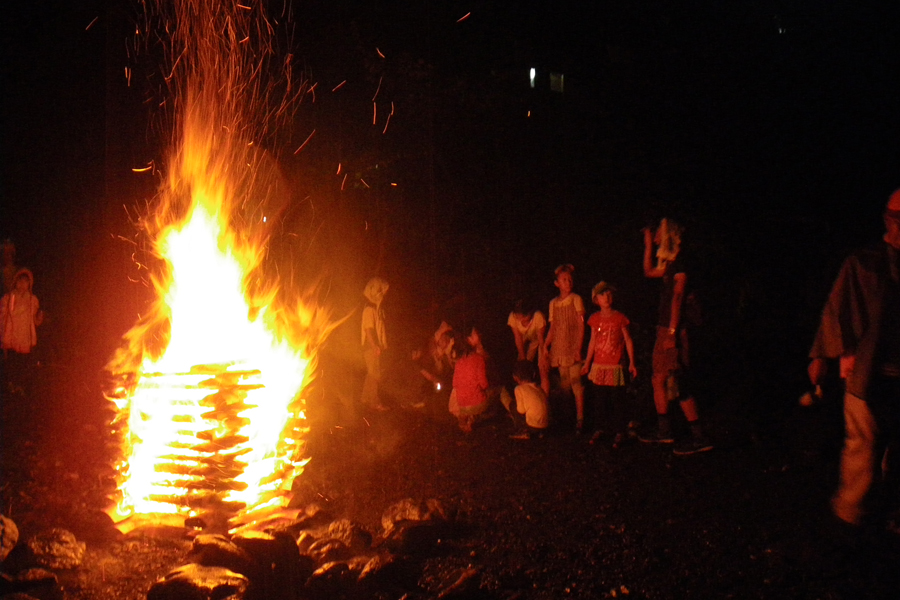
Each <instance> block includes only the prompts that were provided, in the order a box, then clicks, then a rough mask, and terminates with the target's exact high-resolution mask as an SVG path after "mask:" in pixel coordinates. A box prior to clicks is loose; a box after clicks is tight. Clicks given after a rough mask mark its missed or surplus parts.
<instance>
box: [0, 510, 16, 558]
mask: <svg viewBox="0 0 900 600" xmlns="http://www.w3.org/2000/svg"><path fill="white" fill-rule="evenodd" d="M18 543H19V528H18V527H16V524H15V522H14V521H13V520H12V519H10V518H9V517H7V516H6V515H0V562H3V561H4V560H6V557H7V556H9V553H10V552H12V549H13V548H15V547H16V544H18Z"/></svg>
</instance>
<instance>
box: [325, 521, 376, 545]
mask: <svg viewBox="0 0 900 600" xmlns="http://www.w3.org/2000/svg"><path fill="white" fill-rule="evenodd" d="M328 537H330V538H332V539H335V540H340V541H342V542H344V544H346V545H347V547H348V548H350V550H352V551H353V552H355V553H357V554H358V553H362V552H366V551H367V550H369V549H370V548H371V547H372V534H371V533H369V532H368V531H366V530H365V529H364V528H363V527H362V525H359V524H357V523H354V522H352V521H350V520H349V519H339V520H337V521H334V522H332V523H331V524H330V525H329V526H328Z"/></svg>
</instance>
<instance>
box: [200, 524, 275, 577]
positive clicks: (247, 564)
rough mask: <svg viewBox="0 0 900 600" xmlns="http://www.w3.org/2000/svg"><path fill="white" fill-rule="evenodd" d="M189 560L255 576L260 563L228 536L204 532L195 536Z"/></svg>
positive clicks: (205, 565)
mask: <svg viewBox="0 0 900 600" xmlns="http://www.w3.org/2000/svg"><path fill="white" fill-rule="evenodd" d="M188 560H190V561H191V562H193V563H196V564H198V565H202V566H204V567H224V568H226V569H228V570H229V571H234V572H235V573H240V574H241V575H246V576H247V577H250V578H253V577H254V576H255V575H257V571H258V570H259V568H258V565H257V564H256V562H255V561H254V560H253V558H251V557H250V555H249V554H247V552H245V551H244V550H242V549H241V548H240V547H238V546H237V544H235V543H233V542H232V541H231V540H229V539H228V538H227V537H225V536H223V535H218V534H208V533H204V534H201V535H198V536H197V537H195V538H194V541H193V543H192V544H191V549H190V551H189V552H188Z"/></svg>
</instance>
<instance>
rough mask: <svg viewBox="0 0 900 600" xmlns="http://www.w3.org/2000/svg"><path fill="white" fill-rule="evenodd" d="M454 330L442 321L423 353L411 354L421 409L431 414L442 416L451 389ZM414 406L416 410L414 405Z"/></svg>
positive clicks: (421, 351)
mask: <svg viewBox="0 0 900 600" xmlns="http://www.w3.org/2000/svg"><path fill="white" fill-rule="evenodd" d="M452 331H453V328H452V327H451V326H450V325H449V324H448V323H447V322H446V321H441V324H440V325H439V326H438V328H437V330H436V331H435V332H434V334H433V335H431V336H429V338H428V342H427V343H426V344H425V348H424V349H420V350H416V351H414V352H413V353H412V359H413V362H414V363H415V364H416V367H417V368H418V371H419V374H420V375H421V376H422V380H421V382H422V385H421V391H422V401H421V402H422V407H423V408H427V409H428V411H429V412H432V414H437V412H438V411H440V414H444V413H443V411H444V410H445V408H446V407H447V402H448V401H449V399H450V390H451V389H452V386H453V337H452V335H451V333H452ZM413 406H416V404H414V405H413Z"/></svg>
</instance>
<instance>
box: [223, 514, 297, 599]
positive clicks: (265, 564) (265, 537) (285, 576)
mask: <svg viewBox="0 0 900 600" xmlns="http://www.w3.org/2000/svg"><path fill="white" fill-rule="evenodd" d="M231 541H232V542H233V543H234V544H235V545H236V546H237V547H239V548H240V549H241V550H243V551H245V552H246V553H247V554H248V555H249V556H250V557H251V558H252V559H253V561H254V562H255V563H256V564H258V565H259V567H260V568H259V576H258V577H257V578H256V579H254V580H253V587H254V594H255V595H256V596H259V597H261V598H266V599H269V600H275V599H278V600H280V599H282V598H284V599H292V598H293V590H296V589H298V588H299V587H301V586H302V585H303V583H304V582H305V581H306V580H307V579H308V578H309V576H310V575H311V574H312V571H313V568H314V563H313V562H312V560H311V559H309V558H308V557H305V558H307V561H306V562H303V563H301V561H300V550H299V549H298V548H297V544H296V543H295V542H294V539H293V538H292V537H291V536H290V535H288V534H287V533H281V534H276V535H272V534H269V533H264V532H260V531H244V532H240V533H237V534H235V535H233V536H232V537H231Z"/></svg>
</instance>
